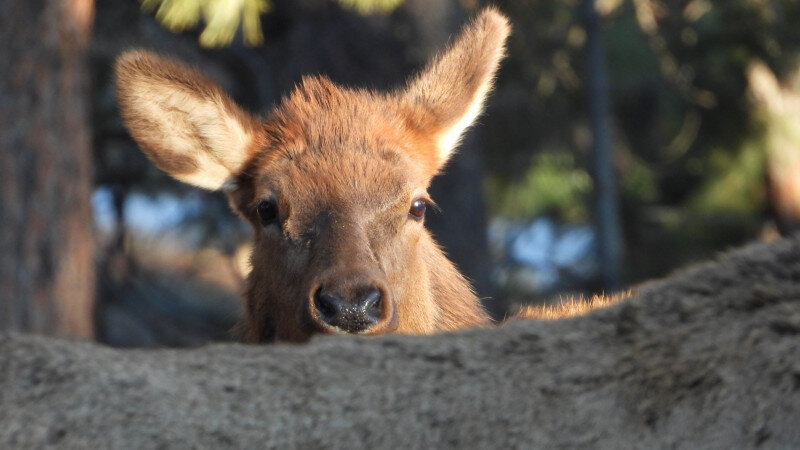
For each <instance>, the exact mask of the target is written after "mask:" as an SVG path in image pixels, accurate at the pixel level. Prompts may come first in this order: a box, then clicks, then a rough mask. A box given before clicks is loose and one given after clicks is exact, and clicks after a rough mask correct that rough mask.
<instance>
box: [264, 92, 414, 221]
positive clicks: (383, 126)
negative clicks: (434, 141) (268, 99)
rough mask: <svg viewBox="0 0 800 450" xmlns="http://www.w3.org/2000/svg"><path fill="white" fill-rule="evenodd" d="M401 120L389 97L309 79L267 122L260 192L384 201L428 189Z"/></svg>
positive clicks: (367, 203) (317, 199) (317, 198)
mask: <svg viewBox="0 0 800 450" xmlns="http://www.w3.org/2000/svg"><path fill="white" fill-rule="evenodd" d="M402 117H403V116H402V114H401V113H400V110H399V106H398V105H397V104H396V103H394V102H393V100H392V98H391V97H387V96H381V95H378V94H373V93H370V92H367V91H352V90H343V89H341V88H338V87H336V86H334V85H333V84H332V83H330V82H328V81H326V80H324V79H318V78H314V79H306V80H304V81H303V83H302V84H301V86H300V87H298V88H297V89H296V90H295V91H294V92H293V93H292V94H291V95H290V96H289V97H287V98H285V99H284V100H283V102H282V104H281V105H280V106H279V107H278V108H276V110H275V111H274V112H273V114H272V115H271V116H270V117H269V118H268V119H267V121H266V122H265V133H266V135H267V136H268V138H267V142H266V143H265V145H264V149H263V151H264V155H265V157H264V158H262V159H261V163H260V164H258V165H257V166H256V168H255V169H256V172H257V173H256V175H257V176H256V180H257V183H256V184H257V186H256V190H257V192H256V195H264V194H265V192H258V191H259V190H262V191H264V190H273V191H274V190H277V191H280V194H281V195H282V196H288V197H290V198H294V199H304V198H305V199H307V200H308V201H309V202H315V203H329V202H331V201H345V202H348V201H349V202H353V201H355V200H358V201H359V202H358V203H360V204H363V205H365V206H379V204H380V203H381V202H386V201H398V200H399V197H402V196H408V195H413V192H414V191H420V190H424V189H425V188H426V184H427V178H426V177H425V175H424V173H423V171H422V169H421V168H420V166H419V164H414V163H413V161H412V157H413V153H412V152H410V151H409V149H410V148H413V147H414V145H415V142H414V140H413V139H411V138H410V133H409V131H408V129H407V127H406V124H405V123H404V122H403V119H402Z"/></svg>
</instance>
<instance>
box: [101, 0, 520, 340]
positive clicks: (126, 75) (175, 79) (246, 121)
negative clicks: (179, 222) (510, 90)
mask: <svg viewBox="0 0 800 450" xmlns="http://www.w3.org/2000/svg"><path fill="white" fill-rule="evenodd" d="M508 33H509V26H508V22H507V20H506V18H505V17H503V16H502V15H501V14H500V13H498V12H497V11H496V10H494V9H491V8H489V9H486V10H484V11H483V12H482V13H481V14H480V15H479V17H477V18H476V19H475V20H474V21H473V22H472V23H471V24H470V25H468V26H467V27H466V28H465V31H464V32H463V33H462V34H461V36H460V37H459V38H457V39H456V40H455V41H454V43H453V44H452V45H451V46H450V48H448V49H447V50H446V51H445V52H444V53H443V54H442V55H441V56H440V57H438V58H436V59H435V60H434V61H433V62H432V63H431V65H430V66H428V68H426V69H425V70H423V71H422V73H421V74H420V75H418V76H417V77H416V78H414V79H412V80H411V82H410V83H409V84H408V86H406V87H405V88H403V89H400V90H398V91H397V92H393V93H376V92H371V91H366V90H354V89H346V88H342V87H339V86H336V85H334V84H333V83H332V82H330V81H329V80H328V79H326V78H324V77H306V78H303V80H302V81H301V82H300V84H299V85H298V86H297V87H296V88H295V89H294V91H293V92H291V93H290V94H289V95H288V96H287V97H286V98H284V99H283V101H282V102H281V104H280V105H279V106H278V107H276V108H275V110H274V111H273V112H272V113H271V114H269V115H268V116H267V117H266V118H265V119H263V120H259V119H256V118H252V117H251V116H249V115H248V114H247V113H245V112H243V111H242V110H241V109H239V108H238V107H237V106H236V105H235V104H234V103H233V102H232V101H231V100H230V99H229V98H228V97H227V96H226V95H225V94H224V93H223V92H222V91H221V89H220V88H219V87H217V85H216V84H214V83H213V82H211V81H210V80H208V79H207V78H205V77H203V76H202V75H200V74H199V73H197V72H195V71H194V70H192V69H189V68H187V67H185V66H183V65H181V64H179V63H176V62H174V61H171V60H169V59H166V58H163V57H160V56H157V55H153V54H151V53H147V52H143V51H133V52H129V53H126V54H124V55H122V56H121V57H120V58H119V60H118V62H117V66H116V69H117V84H118V93H119V101H120V107H121V109H122V113H123V117H124V118H125V121H126V125H127V126H128V129H129V130H130V132H131V135H132V136H133V137H134V138H135V139H136V140H137V142H138V143H139V144H140V145H141V147H142V148H143V150H144V151H145V153H147V155H148V156H149V157H150V158H151V159H152V160H153V161H154V162H155V163H156V164H157V165H158V166H159V167H160V168H161V169H163V170H165V171H166V172H168V173H170V174H171V175H173V176H175V177H176V178H178V179H181V180H183V181H186V182H188V183H191V184H195V185H198V186H201V187H205V188H209V189H223V190H225V191H226V192H227V193H228V194H229V197H230V201H231V205H232V206H233V208H235V209H236V211H238V212H239V213H240V214H241V215H242V217H244V218H245V219H247V220H248V221H250V222H251V223H252V224H253V229H254V231H255V243H254V250H253V254H252V258H251V262H252V271H251V273H250V275H249V277H248V280H247V290H246V293H245V308H244V309H245V316H244V321H243V323H242V324H241V326H240V330H241V331H242V333H243V334H244V336H245V338H246V339H247V340H248V341H250V342H265V341H270V340H274V339H278V340H289V341H303V340H305V339H307V338H308V337H309V336H310V335H312V334H313V333H317V332H328V333H330V332H336V331H337V330H336V329H333V330H332V329H331V328H330V327H327V326H326V325H325V324H324V323H322V322H321V321H320V319H319V313H318V312H316V310H315V307H314V306H312V305H313V297H314V295H315V294H314V293H315V292H319V289H321V286H325V287H326V289H327V288H330V289H335V291H336V292H337V293H341V295H342V296H352V295H356V294H355V292H356V291H357V290H358V289H360V287H362V286H365V285H368V286H372V287H375V288H376V289H377V290H378V291H379V292H381V293H382V295H383V297H382V298H383V299H384V301H383V302H382V303H381V308H382V309H381V312H380V321H379V322H378V323H377V324H376V325H374V326H373V327H372V328H369V329H368V330H366V331H365V332H364V334H381V333H387V332H397V333H408V334H431V333H435V332H438V331H445V330H456V329H460V328H467V327H475V326H485V325H489V324H490V319H489V317H488V315H487V314H486V312H485V311H484V309H483V307H482V306H481V304H480V302H479V300H478V299H477V298H476V296H475V294H474V293H473V291H472V288H471V287H470V285H469V283H468V282H467V281H466V280H465V279H464V278H463V276H461V274H460V273H459V272H458V271H457V270H456V268H455V267H454V266H453V265H452V263H451V262H450V261H449V260H448V259H447V258H446V256H445V255H444V253H443V252H442V251H441V250H440V249H439V247H438V246H437V245H436V244H435V242H434V241H433V239H432V237H431V236H430V234H429V233H428V232H427V230H426V229H425V228H424V227H423V225H422V223H421V222H420V221H417V220H414V219H413V218H412V217H411V216H410V215H409V208H410V206H411V205H412V203H413V202H414V201H415V200H417V199H420V198H422V199H425V198H427V193H426V189H427V187H428V185H429V183H430V180H431V178H432V177H433V176H434V175H435V174H436V173H437V172H438V171H439V170H440V169H441V168H442V166H443V165H444V164H445V163H446V161H447V159H448V158H449V157H450V155H451V154H452V152H453V150H454V148H455V146H456V145H457V143H458V139H459V136H461V134H462V133H463V131H464V130H465V129H466V127H468V126H469V125H470V124H471V123H472V122H473V121H474V119H475V118H476V116H477V115H478V114H479V113H480V110H481V106H482V104H483V100H484V98H485V96H486V94H487V92H488V91H489V90H490V88H491V84H492V78H493V76H494V73H495V71H496V69H497V66H498V64H499V62H500V60H501V59H502V56H503V53H504V51H503V45H504V42H505V39H506V37H507V35H508ZM268 199H275V200H276V201H277V206H278V208H277V210H278V214H279V217H278V220H277V223H274V224H269V225H266V226H265V225H263V224H262V223H261V221H260V220H259V217H258V213H257V207H258V205H259V203H260V202H263V201H265V200H268Z"/></svg>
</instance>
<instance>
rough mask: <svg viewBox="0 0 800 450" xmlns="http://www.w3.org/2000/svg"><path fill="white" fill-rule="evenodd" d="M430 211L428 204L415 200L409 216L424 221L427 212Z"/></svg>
mask: <svg viewBox="0 0 800 450" xmlns="http://www.w3.org/2000/svg"><path fill="white" fill-rule="evenodd" d="M426 209H428V202H426V201H425V200H414V203H412V204H411V208H410V209H409V210H408V214H409V215H410V216H411V218H412V219H414V220H422V219H423V218H424V217H425V210H426Z"/></svg>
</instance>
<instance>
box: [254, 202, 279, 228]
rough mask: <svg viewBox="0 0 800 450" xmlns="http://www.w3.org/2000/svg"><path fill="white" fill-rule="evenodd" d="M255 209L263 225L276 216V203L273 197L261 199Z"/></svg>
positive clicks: (269, 222)
mask: <svg viewBox="0 0 800 450" xmlns="http://www.w3.org/2000/svg"><path fill="white" fill-rule="evenodd" d="M256 211H258V217H259V218H260V219H261V223H262V224H264V225H269V224H271V223H273V222H275V219H277V218H278V205H277V204H276V203H275V200H274V199H270V200H264V201H262V202H261V203H259V204H258V206H257V207H256Z"/></svg>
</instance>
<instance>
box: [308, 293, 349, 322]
mask: <svg viewBox="0 0 800 450" xmlns="http://www.w3.org/2000/svg"><path fill="white" fill-rule="evenodd" d="M314 307H315V308H317V311H318V312H319V314H320V316H322V319H323V320H324V321H325V322H328V323H332V322H333V321H334V319H336V316H338V315H339V312H340V311H341V309H342V303H341V301H340V300H339V299H338V298H336V297H334V296H332V295H328V294H324V293H322V292H319V291H318V292H317V294H316V295H315V296H314Z"/></svg>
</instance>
